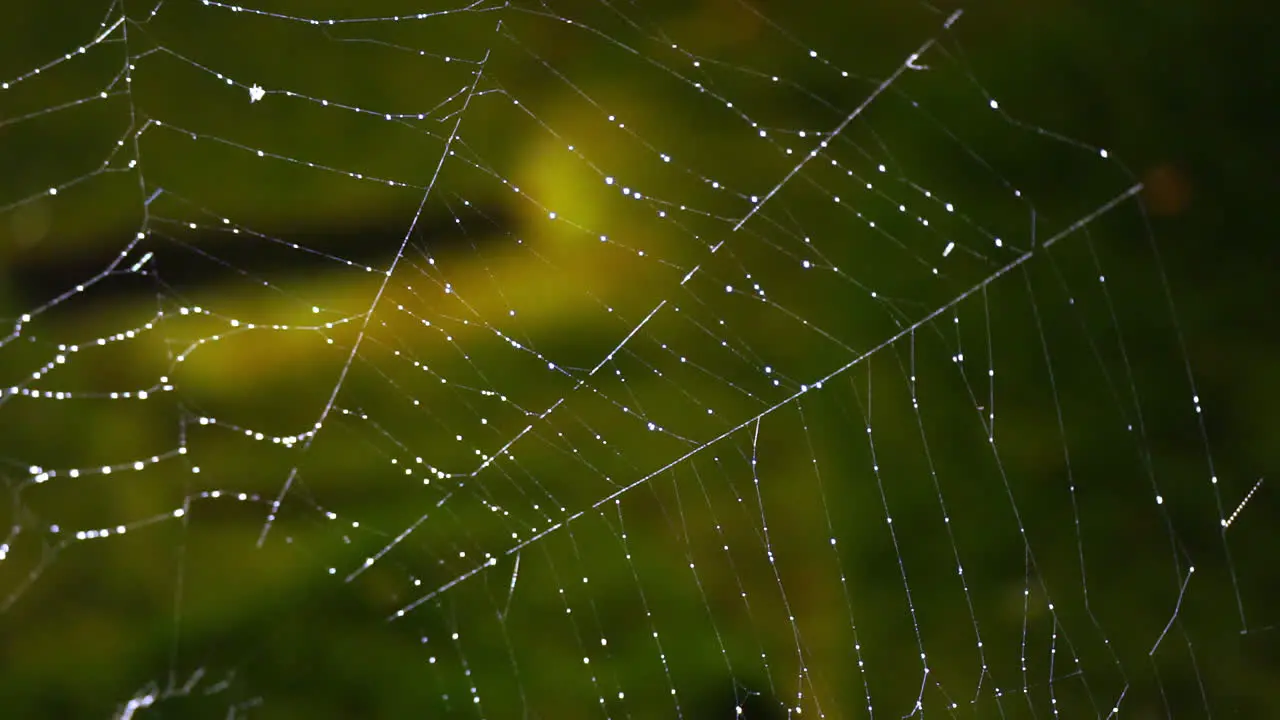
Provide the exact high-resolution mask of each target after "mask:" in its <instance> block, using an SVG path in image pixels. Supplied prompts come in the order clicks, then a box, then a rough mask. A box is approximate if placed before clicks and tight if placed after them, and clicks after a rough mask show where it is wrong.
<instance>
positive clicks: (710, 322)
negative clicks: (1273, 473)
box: [0, 0, 1274, 717]
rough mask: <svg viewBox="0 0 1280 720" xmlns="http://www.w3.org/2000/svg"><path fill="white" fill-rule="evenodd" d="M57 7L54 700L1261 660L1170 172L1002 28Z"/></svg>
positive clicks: (46, 185) (13, 598) (52, 269)
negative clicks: (1099, 127) (1068, 126)
mask: <svg viewBox="0 0 1280 720" xmlns="http://www.w3.org/2000/svg"><path fill="white" fill-rule="evenodd" d="M17 12H18V13H19V15H18V16H17V20H25V21H27V22H28V24H29V27H26V26H24V25H23V24H22V23H21V22H17V21H15V23H14V24H13V26H11V28H10V29H9V30H7V31H6V35H7V36H9V37H11V38H12V39H13V46H12V47H13V49H12V50H6V51H5V53H4V54H3V56H2V57H3V60H4V63H5V64H4V65H3V71H4V72H3V73H0V74H3V76H4V77H7V78H8V80H7V81H6V82H4V83H3V85H0V88H2V90H0V93H2V94H0V99H2V101H3V103H4V105H3V111H2V112H3V115H2V116H0V132H3V133H4V135H3V136H0V143H3V144H2V145H0V148H3V149H0V153H3V157H5V158H6V160H8V159H9V158H15V159H16V158H23V159H24V160H23V162H22V163H19V162H18V161H17V160H14V162H13V163H6V164H12V165H15V166H20V167H22V170H21V171H20V172H18V173H17V174H15V175H13V176H12V177H8V178H6V179H5V180H4V183H3V195H0V217H3V218H5V219H6V221H7V223H8V227H9V231H10V238H11V240H12V243H13V245H14V246H16V247H18V248H19V250H20V251H21V253H23V257H24V258H26V259H24V260H23V262H24V263H27V264H25V265H22V264H15V265H14V267H15V268H16V269H15V270H14V271H13V272H11V273H9V277H8V286H7V290H6V292H7V297H6V298H5V301H4V302H5V303H6V305H5V309H4V311H3V314H4V315H5V316H7V317H8V318H9V327H10V330H9V331H8V334H7V335H6V336H5V337H4V338H3V340H0V357H3V365H2V366H0V367H2V368H3V371H4V378H3V379H0V385H3V387H4V389H3V390H2V394H0V422H2V423H3V425H0V427H3V433H2V434H0V437H3V440H0V458H2V459H3V461H4V470H3V473H4V474H3V476H4V478H5V481H6V484H7V486H8V487H9V490H10V492H9V501H8V504H7V505H6V506H5V512H6V515H7V517H8V531H7V535H6V536H5V538H4V540H3V543H2V544H0V598H2V599H3V605H0V607H2V608H3V610H4V613H3V615H0V627H3V632H4V637H5V642H4V646H5V647H6V650H5V667H6V675H7V676H9V677H8V678H7V680H6V687H7V688H8V689H7V690H6V697H16V698H19V699H18V700H16V701H15V703H17V704H16V705H15V708H16V712H17V714H19V715H35V714H40V715H49V714H51V713H54V714H58V713H61V714H77V715H79V714H86V715H92V716H99V717H101V716H105V715H111V714H112V713H114V714H115V716H116V717H143V716H148V715H154V716H174V717H177V716H181V717H191V716H202V715H209V716H230V717H241V716H248V717H259V716H261V717H295V716H296V717H345V716H378V717H381V716H388V717H400V716H422V715H423V714H424V713H425V714H428V715H432V714H435V715H444V716H467V717H470V716H475V717H580V716H598V715H603V716H608V717H708V716H718V717H725V716H735V715H745V716H748V717H803V716H813V715H816V716H818V717H863V716H875V715H880V716H887V717H899V716H915V715H918V716H924V715H925V714H930V715H934V716H937V715H939V714H946V715H961V716H979V717H995V716H999V717H1009V716H1014V717H1024V716H1025V717H1047V716H1054V717H1057V716H1065V717H1086V716H1097V717H1111V716H1115V715H1117V714H1131V715H1144V716H1145V715H1149V714H1155V715H1179V714H1180V713H1183V712H1190V713H1194V714H1205V713H1209V714H1212V713H1213V712H1214V711H1218V710H1221V709H1224V708H1228V707H1238V705H1235V704H1234V703H1237V702H1241V701H1240V700H1239V698H1240V697H1242V696H1245V695H1248V694H1250V693H1253V694H1256V693H1258V692H1261V691H1260V690H1258V688H1261V687H1265V684H1266V682H1267V677H1268V676H1267V674H1266V672H1267V671H1266V669H1265V668H1261V667H1249V666H1247V665H1246V664H1245V663H1244V660H1243V659H1242V657H1241V656H1240V655H1239V654H1238V653H1237V652H1236V651H1235V650H1234V649H1233V648H1234V647H1235V646H1234V644H1233V643H1234V642H1236V640H1235V639H1236V638H1238V637H1239V636H1240V634H1241V633H1244V634H1246V635H1248V634H1249V633H1251V632H1259V631H1263V630H1266V629H1267V622H1268V620H1267V619H1266V618H1263V619H1262V620H1261V621H1258V620H1256V619H1254V617H1253V615H1254V613H1253V612H1250V610H1254V609H1256V606H1257V601H1256V600H1255V601H1253V602H1250V598H1251V597H1254V594H1255V593H1256V588H1257V587H1258V583H1259V582H1260V581H1261V578H1263V577H1264V576H1265V572H1263V570H1262V567H1263V563H1265V562H1266V561H1265V560H1264V559H1261V558H1265V552H1262V553H1260V552H1259V551H1257V548H1263V550H1265V548H1266V547H1267V541H1268V538H1267V536H1266V535H1265V533H1266V532H1268V530H1267V529H1266V528H1265V527H1263V526H1265V525H1266V523H1265V522H1260V521H1259V520H1260V519H1259V518H1253V523H1252V524H1251V523H1250V521H1251V519H1250V517H1249V515H1250V514H1251V513H1248V512H1245V510H1246V507H1248V508H1250V509H1254V508H1253V507H1252V506H1248V505H1247V503H1248V502H1249V501H1250V500H1251V499H1252V498H1254V496H1255V495H1262V494H1265V490H1264V489H1260V488H1264V487H1265V486H1263V485H1262V481H1261V480H1259V479H1257V478H1256V477H1255V478H1234V477H1233V478H1225V477H1220V476H1219V474H1218V471H1217V470H1216V469H1215V465H1214V463H1215V455H1214V453H1213V451H1212V445H1211V443H1210V441H1209V433H1208V430H1207V429H1206V425H1205V421H1204V414H1203V408H1202V404H1201V397H1200V394H1199V391H1198V390H1197V388H1196V385H1195V374H1194V368H1192V366H1191V365H1190V363H1189V360H1188V357H1189V356H1188V353H1187V351H1186V349H1185V346H1184V341H1183V337H1182V330H1181V327H1180V325H1179V322H1178V319H1177V318H1178V315H1177V313H1176V311H1175V309H1174V303H1173V293H1172V291H1171V289H1170V284H1169V282H1168V279H1167V277H1166V274H1165V272H1164V270H1163V269H1162V265H1161V259H1160V256H1159V254H1158V252H1157V246H1158V242H1157V238H1156V237H1155V235H1154V233H1153V232H1152V230H1151V228H1150V226H1149V224H1148V222H1147V217H1146V212H1145V209H1144V206H1143V204H1142V199H1141V197H1140V195H1141V193H1142V191H1143V185H1142V184H1141V183H1140V182H1138V181H1137V180H1136V179H1135V178H1134V176H1133V175H1132V174H1131V173H1130V172H1129V171H1128V170H1127V169H1126V167H1125V166H1124V165H1123V164H1122V163H1120V162H1119V161H1117V160H1116V159H1115V158H1113V157H1111V156H1110V155H1109V153H1108V152H1107V151H1106V150H1105V149H1103V148H1100V147H1094V146H1092V145H1090V144H1088V143H1087V142H1084V141H1081V140H1076V139H1073V138H1070V137H1067V136H1065V135H1061V134H1058V133H1057V132H1055V131H1053V130H1050V129H1045V128H1042V127H1040V126H1038V125H1036V124H1034V123H1031V122H1027V121H1024V120H1022V119H1020V115H1019V114H1018V113H1017V112H1016V111H1014V110H1010V109H1008V108H1007V107H1006V104H1007V105H1009V106H1010V107H1017V106H1018V105H1019V104H1022V105H1024V106H1030V105H1033V103H1034V101H1033V100H1032V99H1028V98H1025V97H1024V98H1016V97H1009V98H1004V97H999V98H998V97H996V95H995V94H994V93H993V92H991V91H989V90H988V89H987V87H986V86H984V85H983V84H982V82H981V81H980V79H979V78H978V77H976V73H975V72H973V71H972V70H971V69H970V61H969V59H968V57H967V55H966V51H965V49H964V46H963V45H962V44H961V43H960V41H959V40H960V38H961V37H962V36H963V35H964V30H965V28H966V25H967V24H969V23H971V21H974V20H975V19H974V18H971V17H969V16H967V15H965V14H964V13H963V12H961V11H959V10H951V9H939V8H935V7H933V6H930V5H928V4H923V3H922V4H919V5H916V6H911V7H897V6H895V7H893V8H892V9H885V8H879V7H877V6H874V5H872V6H865V7H856V8H827V9H824V10H822V11H821V12H818V11H817V10H816V9H813V10H810V11H797V10H795V9H792V10H785V9H784V8H783V7H781V6H779V7H772V6H766V5H747V4H740V3H736V2H727V1H726V2H708V3H705V4H703V5H699V6H696V7H692V8H682V7H676V6H672V7H665V6H663V7H660V6H657V5H654V6H645V7H639V6H632V5H630V4H625V3H612V2H576V3H560V2H556V3H545V4H539V3H510V4H504V3H496V2H495V3H490V2H483V1H481V2H475V3H471V4H456V5H444V4H440V5H432V6H430V7H426V8H424V7H415V6H414V5H413V4H411V3H407V2H395V1H392V0H387V1H386V2H377V3H374V2H368V3H361V4H358V5H357V4H344V3H337V2H319V3H317V2H309V3H300V2H289V1H287V0H272V1H271V2H262V3H258V4H255V5H252V6H238V5H232V4H225V3H220V2H213V1H212V0H204V1H202V2H193V1H191V0H167V1H166V2H162V3H159V4H156V5H146V6H143V5H141V4H138V3H123V4H122V3H119V2H116V3H110V4H107V5H105V6H103V7H102V9H101V13H100V15H98V16H96V17H90V15H89V14H87V11H86V9H82V8H77V11H76V12H75V13H62V14H61V15H60V16H58V17H45V16H43V15H41V11H40V10H37V9H35V8H34V7H33V8H27V9H24V10H20V11H17ZM977 22H981V21H980V20H979V21H977ZM835 27H838V28H839V30H838V32H837V31H834V30H833V28H835ZM23 29H25V30H27V31H29V32H25V33H23V32H19V30H23ZM974 32H975V33H977V37H979V38H981V37H982V35H981V33H982V30H981V27H979V28H975V29H974ZM24 35H25V36H26V37H24ZM806 38H808V39H812V42H813V46H811V45H809V44H807V41H806V40H805V39H806ZM51 48H52V50H51ZM33 158H38V159H39V160H38V161H36V160H32V159H33ZM28 161H29V162H28ZM1255 502H1257V503H1261V502H1262V501H1261V500H1257V501H1255ZM1256 511H1257V512H1262V511H1261V510H1256ZM1242 513H1243V515H1244V517H1243V519H1241V515H1242ZM1237 522H1239V523H1240V524H1239V525H1237V524H1236V523H1237ZM1237 532H1250V533H1253V535H1251V536H1249V537H1248V538H1247V539H1245V540H1243V541H1237V540H1235V539H1234V538H1235V534H1236V533H1237ZM1229 533H1230V534H1229ZM1273 539H1274V538H1271V540H1273ZM1242 547H1243V548H1244V550H1243V554H1242V551H1241V548H1242ZM1233 553H1234V554H1233ZM17 688H21V690H20V691H19V690H17ZM1233 698H1234V699H1233Z"/></svg>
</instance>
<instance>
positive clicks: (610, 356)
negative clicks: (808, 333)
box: [17, 86, 986, 539]
mask: <svg viewBox="0 0 1280 720" xmlns="http://www.w3.org/2000/svg"><path fill="white" fill-rule="evenodd" d="M254 87H256V86H254ZM131 106H132V104H131ZM140 132H141V131H140ZM133 139H134V140H136V135H135V136H134V138H133ZM258 152H259V153H261V152H262V151H258ZM260 156H262V155H260ZM138 173H139V178H141V169H140V168H139V170H138ZM777 187H779V186H775V190H776V189H777ZM51 194H53V193H51ZM752 212H754V211H752ZM686 281H687V280H686ZM384 285H385V283H384ZM985 287H986V285H985V284H984V285H983V290H984V292H985ZM365 320H366V322H367V316H366V318H365ZM642 326H643V323H642V324H641V326H636V327H635V328H634V329H633V334H634V332H635V331H640V330H641V329H642ZM17 332H20V330H19V331H17ZM912 336H913V337H914V334H913V335H912ZM627 337H628V338H630V337H632V336H631V335H628V336H627ZM626 342H627V341H626V340H624V341H623V343H624V344H625V343H626ZM620 349H621V345H620V346H619V347H618V349H615V351H614V352H613V353H610V355H609V357H608V358H606V360H608V359H609V358H612V357H613V356H614V355H615V354H616V353H618V351H619V350H620ZM602 366H603V363H602V364H601V365H600V366H597V369H599V368H600V367H602ZM758 421H759V419H758V418H757V419H756V422H757V428H758ZM307 437H310V435H309V434H308V435H307ZM104 537H109V535H105V536H104ZM93 539H98V538H97V537H94V538H93Z"/></svg>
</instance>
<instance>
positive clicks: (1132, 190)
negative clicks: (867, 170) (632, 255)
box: [387, 182, 1144, 621]
mask: <svg viewBox="0 0 1280 720" xmlns="http://www.w3.org/2000/svg"><path fill="white" fill-rule="evenodd" d="M1143 187H1144V186H1143V184H1142V183H1140V182H1139V183H1135V184H1134V185H1132V186H1130V187H1129V188H1128V189H1127V190H1125V191H1124V192H1122V193H1120V194H1119V195H1116V196H1115V197H1114V198H1112V199H1110V200H1108V201H1107V202H1105V203H1103V204H1102V205H1099V206H1098V207H1097V208H1095V209H1094V210H1093V211H1092V212H1090V213H1088V214H1086V215H1084V216H1083V217H1081V218H1079V219H1078V220H1076V221H1075V222H1073V223H1071V224H1070V225H1068V226H1066V227H1065V228H1063V229H1062V230H1060V231H1058V232H1057V233H1055V234H1054V235H1053V236H1052V237H1049V238H1048V239H1046V240H1044V241H1043V242H1041V243H1040V246H1039V249H1037V250H1028V251H1027V252H1025V253H1023V254H1022V255H1020V256H1018V257H1017V258H1015V259H1014V260H1012V261H1010V262H1009V263H1008V264H1007V265H1005V266H1003V267H1001V268H1000V269H998V270H996V271H995V272H993V273H991V274H990V275H988V276H987V277H986V278H984V279H983V280H982V281H981V282H979V283H978V284H976V285H974V286H973V287H970V288H969V289H968V290H965V291H964V292H962V293H960V294H959V295H957V296H955V297H954V298H952V299H951V300H949V301H947V302H946V303H944V304H942V305H940V306H938V307H937V308H936V309H934V310H933V311H932V312H930V313H929V314H928V315H925V316H924V317H922V318H920V319H919V320H916V321H915V322H913V323H911V324H910V325H908V326H907V327H905V328H903V329H901V330H899V331H898V332H896V333H894V334H893V335H892V336H890V337H889V338H887V339H885V340H884V341H882V342H881V343H879V344H878V345H876V346H874V347H872V348H871V349H870V350H867V351H866V352H863V353H862V354H861V355H858V356H857V357H855V358H853V359H852V360H850V361H848V362H847V363H845V364H844V365H841V366H840V367H838V368H836V369H835V370H832V371H831V372H829V373H827V374H826V375H824V376H823V377H822V378H820V379H819V380H817V381H816V382H814V383H812V384H806V385H803V386H801V389H800V390H798V391H796V392H794V393H792V394H791V395H790V396H789V397H787V398H785V399H783V400H781V401H779V402H777V403H775V404H774V405H771V406H769V407H767V408H765V409H764V410H762V411H760V412H759V413H756V414H755V415H753V416H751V417H749V418H747V419H746V420H743V421H742V422H740V423H738V424H737V425H735V426H733V427H731V428H729V429H728V430H725V431H724V432H722V433H720V434H719V435H717V436H715V437H714V438H712V439H710V440H708V441H707V442H705V443H703V444H701V445H699V446H697V447H695V448H693V449H692V450H690V451H688V452H686V453H684V454H683V455H681V456H679V457H677V458H676V459H674V460H671V461H670V462H668V463H666V464H665V465H663V466H662V467H659V468H658V469H656V470H653V471H651V472H649V473H648V474H646V475H644V476H642V477H640V478H639V479H637V480H634V481H632V482H631V483H629V484H627V485H624V486H622V487H620V488H618V489H617V490H615V491H613V492H612V493H610V494H609V495H607V496H605V497H603V498H601V499H600V500H598V501H596V502H594V503H592V504H591V506H590V507H589V508H586V509H583V510H579V511H578V512H576V513H574V514H572V515H570V516H569V517H567V518H565V519H564V520H561V521H560V522H558V523H555V524H554V525H551V526H550V527H548V528H546V529H545V530H543V531H542V532H539V533H538V534H537V535H534V536H532V537H530V538H528V539H527V540H523V541H521V542H519V543H517V544H515V545H513V546H512V547H510V548H507V549H506V550H504V551H502V554H503V555H507V556H510V555H517V554H519V553H520V551H522V550H524V549H525V548H526V547H528V546H530V545H532V544H533V543H535V542H538V541H539V540H541V539H542V538H545V537H547V536H549V535H551V534H552V533H554V532H556V531H558V530H560V529H561V528H563V527H564V526H565V525H568V524H569V523H571V522H573V521H574V520H576V519H578V518H579V517H582V516H583V515H585V514H586V513H587V512H588V511H590V510H598V509H599V508H600V507H601V506H602V505H604V504H605V503H608V502H611V501H613V500H616V499H617V498H619V497H621V496H622V495H623V494H625V493H627V492H629V491H631V490H633V489H635V488H637V487H639V486H641V485H644V484H645V483H647V482H649V481H650V480H652V479H653V478H655V477H658V476H659V475H661V474H663V473H665V472H666V471H668V470H670V469H671V468H673V467H675V466H677V465H679V464H681V463H683V462H684V461H686V460H689V459H690V458H692V457H694V456H695V455H698V454H699V453H701V452H702V451H704V450H706V449H707V448H709V447H712V446H714V445H716V444H717V443H719V442H720V441H721V440H724V439H725V438H727V437H729V436H731V435H733V434H735V433H737V432H738V431H740V430H742V429H744V428H746V427H749V426H750V425H751V424H752V423H758V422H760V420H762V419H763V418H764V417H765V416H767V415H770V414H772V413H773V412H774V411H775V410H778V409H779V408H782V407H785V406H787V405H789V404H791V403H793V402H795V401H796V400H797V399H799V398H800V397H801V396H803V395H805V394H807V393H809V392H811V391H813V390H816V389H821V387H822V386H823V385H824V384H826V383H827V382H829V381H831V380H832V379H834V378H836V377H839V376H840V375H843V374H844V373H846V372H848V371H849V370H851V369H852V368H854V367H856V366H858V365H861V364H862V363H863V362H864V361H866V360H868V359H870V358H871V357H872V356H874V355H876V354H877V353H879V352H880V351H881V350H884V349H885V348H887V347H889V346H891V345H894V344H895V343H897V342H898V341H900V340H902V339H903V338H905V337H907V336H909V335H911V334H913V333H915V332H916V331H917V330H919V329H920V328H921V327H924V326H925V325H927V324H928V323H930V322H932V321H933V320H935V319H936V318H937V317H938V316H940V315H942V314H943V313H946V312H948V311H950V310H951V309H952V308H954V307H956V306H957V305H959V304H960V303H962V302H964V301H965V300H967V299H968V298H970V297H972V296H973V295H974V294H975V293H978V292H981V291H983V290H985V289H986V288H987V286H989V285H990V284H991V283H993V282H995V281H996V280H998V279H1000V278H1002V277H1004V276H1005V275H1007V274H1009V273H1010V272H1011V271H1013V270H1016V269H1017V268H1019V267H1021V266H1023V265H1025V264H1026V263H1027V261H1029V260H1031V259H1032V258H1034V257H1036V256H1037V255H1039V254H1042V253H1043V252H1045V251H1047V250H1048V249H1049V248H1051V247H1053V245H1054V244H1056V243H1057V242H1058V241H1060V240H1062V239H1063V238H1066V237H1068V236H1070V235H1072V234H1074V233H1075V232H1076V231H1078V230H1080V229H1081V228H1083V227H1085V226H1086V225H1088V224H1089V223H1091V222H1093V221H1094V220H1096V219H1098V218H1099V217H1101V216H1103V215H1105V214H1107V213H1108V212H1110V211H1111V210H1113V209H1115V208H1116V207H1117V206H1118V205H1120V204H1121V203H1123V202H1125V201H1126V200H1128V199H1129V198H1132V197H1134V196H1135V195H1137V194H1138V193H1140V192H1142V190H1143ZM496 564H497V558H496V557H491V558H490V559H489V560H488V561H486V562H485V563H483V564H481V565H478V566H476V567H474V568H472V569H471V570H469V571H467V572H465V573H463V574H461V575H459V576H457V577H455V578H454V579H453V580H450V581H449V582H448V583H446V584H444V585H442V586H440V587H439V588H437V589H435V590H433V591H431V592H429V593H427V594H425V595H423V596H421V597H419V598H418V599H417V600H414V601H413V602H411V603H409V604H408V605H405V606H404V607H402V608H400V609H399V610H397V611H395V613H393V614H392V615H391V616H390V617H388V618H387V620H388V621H391V620H396V619H398V618H401V617H404V616H405V615H407V614H408V613H409V612H411V611H413V610H414V609H415V608H417V607H418V606H420V605H422V604H423V603H426V602H429V601H430V600H432V599H433V598H435V597H437V596H439V595H440V594H441V593H444V592H445V591H447V590H449V589H450V588H452V587H453V586H455V585H457V584H458V583H460V582H462V581H464V580H466V579H468V578H470V577H472V576H474V575H478V574H479V573H480V572H481V571H483V570H484V569H485V568H488V567H492V566H494V565H496Z"/></svg>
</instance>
